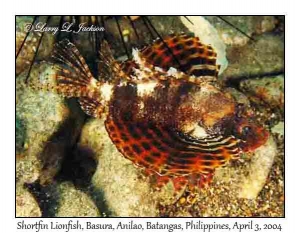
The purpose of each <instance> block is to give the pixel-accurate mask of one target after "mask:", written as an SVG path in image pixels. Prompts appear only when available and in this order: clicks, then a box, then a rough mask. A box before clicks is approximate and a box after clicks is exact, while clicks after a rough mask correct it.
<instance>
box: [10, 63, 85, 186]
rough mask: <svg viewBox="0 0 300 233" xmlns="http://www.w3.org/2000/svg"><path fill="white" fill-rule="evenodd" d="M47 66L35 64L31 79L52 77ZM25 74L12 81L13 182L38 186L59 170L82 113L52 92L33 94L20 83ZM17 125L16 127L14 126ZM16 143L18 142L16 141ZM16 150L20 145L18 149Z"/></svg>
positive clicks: (51, 71)
mask: <svg viewBox="0 0 300 233" xmlns="http://www.w3.org/2000/svg"><path fill="white" fill-rule="evenodd" d="M53 72H54V71H53V67H52V66H51V65H49V64H47V63H41V64H36V65H34V66H33V68H32V72H31V78H33V79H34V78H40V80H42V79H43V78H45V77H48V76H51V74H53ZM26 75H27V72H26V71H25V72H24V73H22V74H21V75H19V76H18V77H17V80H16V116H17V121H18V122H22V127H20V125H21V124H20V123H18V122H17V131H18V135H26V136H23V137H25V138H23V139H21V137H20V136H18V137H17V140H18V141H17V142H16V144H17V145H22V144H24V145H23V148H19V149H18V151H20V152H21V153H20V154H18V157H17V163H16V178H17V181H20V182H27V183H32V182H34V181H35V180H37V179H38V178H39V179H40V181H41V183H46V182H48V181H51V179H52V178H53V177H54V175H55V174H56V173H57V171H58V170H59V169H60V166H61V162H62V159H63V157H64V155H65V153H66V152H67V150H68V148H70V147H71V146H72V145H73V144H74V143H75V140H76V137H77V135H78V134H79V133H80V129H81V126H82V124H83V120H84V114H83V112H82V111H81V109H80V108H79V106H78V105H77V103H76V102H74V101H68V102H67V103H66V102H65V100H64V99H63V98H62V97H60V96H58V95H57V94H54V93H48V92H43V91H34V90H32V89H30V88H29V87H28V86H26V85H25V84H24V80H25V77H26ZM18 125H19V127H18ZM19 140H20V141H19ZM18 147H20V146H18Z"/></svg>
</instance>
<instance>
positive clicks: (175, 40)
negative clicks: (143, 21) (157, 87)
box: [141, 35, 220, 77]
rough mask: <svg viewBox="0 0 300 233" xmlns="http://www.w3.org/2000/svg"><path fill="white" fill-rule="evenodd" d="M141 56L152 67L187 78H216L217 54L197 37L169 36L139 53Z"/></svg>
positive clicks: (217, 69)
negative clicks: (183, 75)
mask: <svg viewBox="0 0 300 233" xmlns="http://www.w3.org/2000/svg"><path fill="white" fill-rule="evenodd" d="M141 56H142V58H144V59H145V60H146V62H148V63H150V64H152V65H153V66H157V67H160V68H162V69H164V70H165V71H168V70H169V69H170V68H171V67H173V68H176V69H177V70H179V71H181V72H184V73H185V74H187V75H189V76H192V75H194V76H196V77H199V76H215V77H216V76H217V75H218V71H219V68H220V67H219V66H218V65H216V57H217V54H216V52H215V51H214V49H213V48H212V47H211V46H210V45H204V44H202V43H201V42H200V41H199V38H198V37H193V36H188V35H170V36H167V37H165V38H164V39H163V41H162V40H160V39H157V40H156V41H155V42H154V43H153V44H152V45H151V46H147V47H145V48H144V49H143V50H142V51H141Z"/></svg>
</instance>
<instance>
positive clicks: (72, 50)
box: [52, 39, 100, 97]
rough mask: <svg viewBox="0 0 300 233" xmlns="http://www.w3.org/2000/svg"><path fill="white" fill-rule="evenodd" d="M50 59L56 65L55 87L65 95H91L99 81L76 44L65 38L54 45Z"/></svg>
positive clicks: (95, 90)
mask: <svg viewBox="0 0 300 233" xmlns="http://www.w3.org/2000/svg"><path fill="white" fill-rule="evenodd" d="M52 59H53V61H54V62H55V63H60V64H59V65H57V66H56V69H57V71H56V76H55V81H56V87H55V88H54V89H56V90H57V91H58V92H59V93H60V94H62V95H64V96H66V97H87V96H88V97H92V96H93V95H94V94H95V92H97V89H99V88H97V87H99V86H100V82H98V81H97V79H95V78H94V77H93V75H92V73H91V71H90V69H89V67H88V65H87V64H86V62H85V60H84V58H83V57H82V55H81V54H80V52H79V50H78V49H77V48H76V46H75V45H74V44H73V43H71V42H70V41H69V40H67V39H65V40H62V41H60V42H59V43H57V44H56V45H55V48H54V50H53V54H52Z"/></svg>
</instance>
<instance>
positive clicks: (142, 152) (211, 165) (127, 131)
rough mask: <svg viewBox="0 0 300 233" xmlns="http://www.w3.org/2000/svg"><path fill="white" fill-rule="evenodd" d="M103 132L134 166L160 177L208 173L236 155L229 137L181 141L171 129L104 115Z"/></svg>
mask: <svg viewBox="0 0 300 233" xmlns="http://www.w3.org/2000/svg"><path fill="white" fill-rule="evenodd" d="M105 125H106V130H107V132H108V134H109V136H110V138H111V140H112V142H113V143H114V144H115V145H116V147H117V148H118V150H119V151H120V152H121V153H122V154H123V155H124V157H126V158H127V159H129V160H131V161H132V162H133V163H135V164H136V165H138V166H141V167H143V168H146V169H150V170H152V171H155V172H156V173H158V174H160V175H162V176H173V177H176V176H186V175H189V174H191V173H203V174H209V173H212V172H213V171H214V170H215V168H217V167H220V166H223V165H224V164H226V163H227V162H228V161H229V160H231V159H232V158H233V157H234V155H236V154H238V153H239V150H238V148H237V141H236V140H235V139H234V138H233V137H228V138H216V139H207V140H198V139H193V138H188V137H186V138H183V137H182V135H180V134H179V133H177V132H176V131H175V130H173V129H172V128H171V127H168V126H161V125H157V124H155V123H152V122H134V121H126V120H124V119H121V118H118V119H116V118H114V117H112V116H108V118H107V119H106V122H105Z"/></svg>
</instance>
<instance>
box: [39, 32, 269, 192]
mask: <svg viewBox="0 0 300 233" xmlns="http://www.w3.org/2000/svg"><path fill="white" fill-rule="evenodd" d="M166 45H167V46H166ZM99 56H100V63H99V72H100V78H99V79H96V78H95V77H93V75H92V73H91V72H90V70H89V67H88V65H87V64H86V62H85V60H84V58H83V57H82V56H81V54H80V52H79V50H78V49H77V48H76V47H75V45H74V44H72V43H71V42H69V41H68V40H63V41H60V42H58V43H57V44H56V45H55V48H54V51H53V56H52V57H53V58H54V60H55V61H56V62H59V63H61V65H59V68H58V71H57V72H56V74H55V81H56V84H55V85H48V86H47V87H46V89H47V90H52V91H55V92H57V93H59V94H61V95H63V96H65V97H68V98H71V97H77V98H78V101H79V103H80V105H81V108H82V109H83V111H84V112H85V113H86V114H88V115H90V116H93V117H96V118H105V127H106V130H107V133H108V134H109V137H110V138H111V140H112V142H113V143H114V145H115V146H116V148H117V149H118V151H119V152H120V153H121V154H122V155H123V156H124V157H125V158H126V159H129V160H130V161H132V162H133V163H134V164H135V165H137V166H139V167H141V168H144V171H146V173H148V174H150V175H152V177H154V178H155V179H154V181H155V183H156V187H158V188H161V187H162V186H163V185H164V184H166V183H167V182H169V181H172V182H173V185H174V188H175V190H180V189H182V188H183V187H186V185H190V186H191V187H198V188H201V187H204V186H206V185H207V184H208V183H209V182H210V181H211V179H212V177H213V174H214V171H215V169H216V168H218V167H221V166H224V165H226V164H228V162H229V161H230V160H234V159H238V158H239V155H240V154H241V153H243V152H248V151H253V150H255V149H256V148H258V147H259V146H261V145H263V144H264V143H265V142H266V140H267V138H268V135H269V134H268V131H267V130H265V129H264V128H263V127H262V126H260V125H258V124H257V123H256V122H255V120H254V119H252V118H253V117H252V116H251V114H249V111H246V110H245V107H241V106H240V105H239V104H238V103H237V101H236V100H235V99H234V98H233V96H232V95H231V94H230V93H229V92H226V91H225V89H224V88H222V87H221V86H220V85H219V84H218V82H217V76H218V71H219V68H220V67H219V66H218V65H217V64H216V56H217V54H216V52H215V51H214V49H213V48H212V47H211V46H210V45H205V44H203V43H201V42H200V40H199V38H197V37H193V36H188V35H169V36H167V37H165V38H164V39H163V40H156V41H154V42H153V43H152V44H151V45H149V46H146V47H144V48H143V49H141V50H133V59H132V60H127V61H125V62H123V63H119V62H117V61H116V60H115V59H114V58H113V55H112V52H111V50H110V48H109V46H108V43H107V42H106V41H103V42H102V44H101V49H100V55H99ZM44 89H45V88H44Z"/></svg>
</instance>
